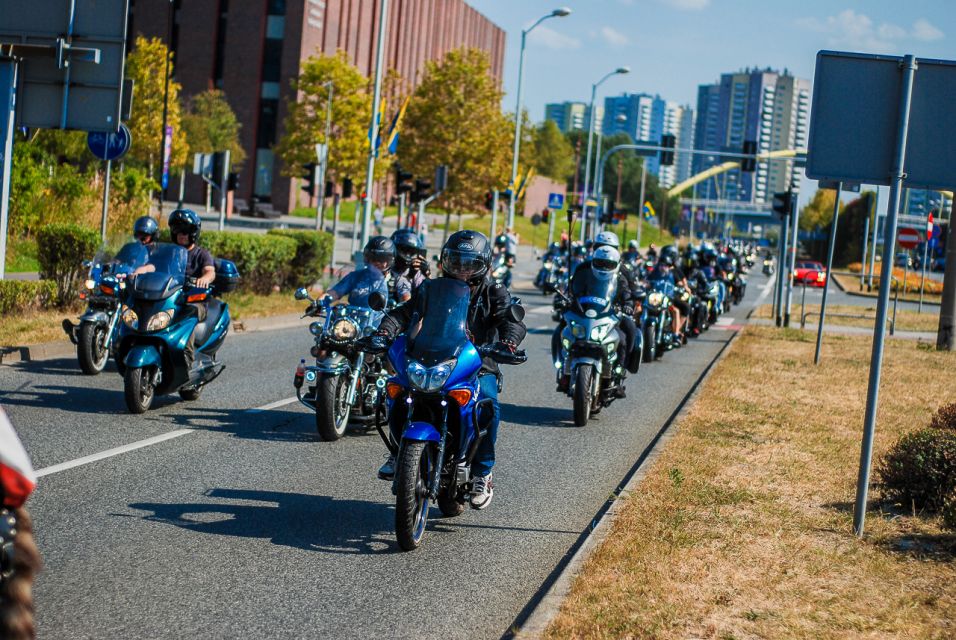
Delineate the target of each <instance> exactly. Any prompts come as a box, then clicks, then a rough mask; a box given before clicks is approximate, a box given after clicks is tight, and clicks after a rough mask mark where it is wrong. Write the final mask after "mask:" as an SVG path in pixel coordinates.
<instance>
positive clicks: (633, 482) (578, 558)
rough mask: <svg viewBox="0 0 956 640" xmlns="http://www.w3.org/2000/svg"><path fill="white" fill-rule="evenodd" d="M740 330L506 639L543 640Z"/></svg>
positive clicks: (513, 626) (603, 507)
mask: <svg viewBox="0 0 956 640" xmlns="http://www.w3.org/2000/svg"><path fill="white" fill-rule="evenodd" d="M739 335H740V330H736V331H734V335H733V336H731V338H730V340H728V341H727V343H726V344H724V346H723V347H721V349H720V352H718V354H717V356H716V357H715V358H714V359H713V360H711V361H710V364H708V365H707V368H706V369H704V371H703V372H702V373H701V374H700V376H699V377H698V378H697V381H696V382H695V383H694V385H693V386H692V387H691V388H690V390H689V391H688V392H687V394H686V395H685V396H684V398H683V399H682V400H681V402H680V404H678V405H677V408H676V409H674V412H673V413H672V414H671V415H670V417H669V418H668V419H667V420H666V421H665V422H664V425H663V426H662V427H661V429H660V430H659V431H658V432H657V434H656V435H655V436H654V438H653V439H652V440H651V442H650V444H648V445H647V448H645V449H644V451H643V452H642V453H641V455H640V456H639V457H638V459H637V461H636V462H635V463H634V466H632V467H631V470H630V471H628V473H627V475H625V476H624V479H623V480H622V481H621V484H619V485H618V486H617V488H615V489H614V491H613V495H612V496H611V497H610V498H608V500H607V502H605V503H604V505H602V507H601V508H600V509H599V510H598V512H597V514H595V516H594V519H593V520H592V521H591V526H590V528H589V529H586V530H585V531H583V532H582V533H581V536H580V537H579V538H578V540H577V541H576V542H575V543H574V545H573V546H572V547H571V549H570V550H569V553H570V554H571V555H570V558H569V557H568V556H565V558H568V559H567V561H566V562H565V561H562V562H560V563H559V564H558V566H557V567H555V569H554V570H553V571H552V572H551V574H550V575H549V576H548V578H547V579H546V580H545V581H544V583H543V584H542V585H541V588H540V589H539V590H538V592H537V593H536V594H535V596H534V597H533V598H532V599H531V601H530V602H529V603H528V605H526V606H525V608H524V609H523V610H522V611H521V613H519V614H518V617H517V618H516V619H515V621H514V622H513V623H512V624H511V626H510V627H509V629H508V631H507V632H505V634H504V635H503V636H502V637H503V638H514V639H515V640H532V639H534V638H540V637H541V636H542V635H543V634H544V632H545V631H546V630H547V628H548V626H549V625H550V624H551V622H552V621H554V619H555V618H556V617H557V615H558V613H559V612H560V610H561V605H562V604H563V603H564V601H565V599H566V598H567V597H568V594H569V593H570V591H571V586H572V584H573V582H574V579H575V578H576V577H577V576H578V574H579V573H581V568H582V567H583V566H584V563H585V562H586V561H587V560H588V558H589V557H590V556H591V554H592V553H594V551H595V550H596V549H597V548H598V547H599V546H600V545H601V544H602V543H603V542H604V540H605V539H606V538H607V537H608V535H609V534H610V532H611V527H612V525H613V524H614V520H615V519H616V518H617V515H618V513H619V511H620V510H621V509H622V508H624V505H623V501H621V500H620V498H621V497H623V496H624V495H625V494H629V493H633V492H634V491H635V490H636V488H637V486H638V485H639V484H640V483H641V481H642V480H643V479H644V477H645V476H646V475H647V472H648V470H649V469H650V466H651V465H650V464H649V463H653V462H654V461H655V460H656V459H657V458H658V457H659V456H660V453H661V451H662V450H663V448H664V445H666V444H667V442H668V441H669V440H670V439H671V438H672V437H673V436H674V429H673V427H675V426H676V425H677V423H678V422H679V421H680V420H681V419H682V418H683V417H684V416H685V414H686V413H687V410H688V409H689V407H690V406H691V405H692V404H693V402H694V400H695V399H696V398H697V396H698V394H699V393H700V389H701V387H702V386H703V383H704V382H705V381H706V380H707V379H708V378H709V377H710V374H711V372H712V371H713V370H714V367H715V366H716V365H717V364H718V363H719V362H720V361H721V360H723V359H724V357H726V355H727V353H728V352H729V351H730V347H731V346H732V345H733V344H734V342H736V341H737V337H738V336H739Z"/></svg>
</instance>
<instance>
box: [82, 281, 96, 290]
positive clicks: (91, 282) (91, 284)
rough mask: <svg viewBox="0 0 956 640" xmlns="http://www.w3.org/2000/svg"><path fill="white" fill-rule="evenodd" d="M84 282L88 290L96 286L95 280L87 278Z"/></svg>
mask: <svg viewBox="0 0 956 640" xmlns="http://www.w3.org/2000/svg"><path fill="white" fill-rule="evenodd" d="M84 284H85V285H86V288H87V289H89V290H90V291H92V290H93V289H95V288H96V280H92V279H91V280H87V281H86V282H85V283H84Z"/></svg>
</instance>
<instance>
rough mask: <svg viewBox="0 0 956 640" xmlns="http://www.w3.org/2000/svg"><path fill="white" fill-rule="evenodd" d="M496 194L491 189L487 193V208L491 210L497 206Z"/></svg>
mask: <svg viewBox="0 0 956 640" xmlns="http://www.w3.org/2000/svg"><path fill="white" fill-rule="evenodd" d="M494 203H495V194H494V193H492V192H491V191H488V192H486V193H485V209H487V210H488V211H491V210H492V209H494V208H495V204H494Z"/></svg>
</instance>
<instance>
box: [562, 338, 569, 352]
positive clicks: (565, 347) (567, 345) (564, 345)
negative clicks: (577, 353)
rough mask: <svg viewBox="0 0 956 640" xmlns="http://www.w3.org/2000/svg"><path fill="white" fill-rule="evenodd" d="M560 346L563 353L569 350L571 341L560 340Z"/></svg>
mask: <svg viewBox="0 0 956 640" xmlns="http://www.w3.org/2000/svg"><path fill="white" fill-rule="evenodd" d="M561 346H563V347H564V349H565V351H567V350H568V349H570V348H571V341H570V340H568V339H567V338H561Z"/></svg>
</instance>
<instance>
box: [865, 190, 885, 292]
mask: <svg viewBox="0 0 956 640" xmlns="http://www.w3.org/2000/svg"><path fill="white" fill-rule="evenodd" d="M866 221H867V223H869V222H870V216H867V217H866ZM879 229H880V188H879V187H877V188H876V194H875V195H874V196H873V240H872V241H871V242H870V273H869V277H868V279H867V284H866V290H867V291H872V290H873V270H874V269H875V268H876V267H875V266H874V265H876V236H877V232H878V231H879ZM884 253H885V252H884ZM863 262H866V253H864V254H863Z"/></svg>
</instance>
